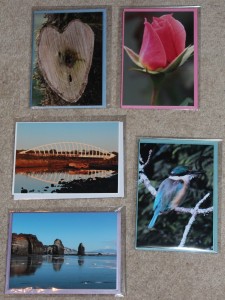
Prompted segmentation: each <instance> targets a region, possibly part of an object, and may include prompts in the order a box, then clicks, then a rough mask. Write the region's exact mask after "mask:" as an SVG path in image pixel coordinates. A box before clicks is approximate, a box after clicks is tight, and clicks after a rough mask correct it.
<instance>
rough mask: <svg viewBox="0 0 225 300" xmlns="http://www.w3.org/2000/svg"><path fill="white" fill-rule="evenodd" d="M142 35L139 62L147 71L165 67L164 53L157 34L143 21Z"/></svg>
mask: <svg viewBox="0 0 225 300" xmlns="http://www.w3.org/2000/svg"><path fill="white" fill-rule="evenodd" d="M144 24H145V28H144V35H143V40H142V45H141V50H140V53H139V57H140V62H141V63H142V65H144V66H145V67H146V69H149V70H156V69H159V68H164V67H165V66H166V63H167V60H166V53H165V50H164V47H163V44H162V42H161V40H160V38H159V36H158V34H157V33H156V32H155V31H154V30H153V28H152V26H151V24H150V23H149V22H147V21H146V20H145V23H144Z"/></svg>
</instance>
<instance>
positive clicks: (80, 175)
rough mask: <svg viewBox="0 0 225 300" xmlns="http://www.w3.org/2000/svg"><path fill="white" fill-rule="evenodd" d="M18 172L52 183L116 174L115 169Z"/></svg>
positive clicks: (106, 176)
mask: <svg viewBox="0 0 225 300" xmlns="http://www.w3.org/2000/svg"><path fill="white" fill-rule="evenodd" d="M17 174H21V175H26V176H28V177H30V178H32V179H36V180H39V181H42V182H46V183H50V184H59V183H63V182H71V181H73V180H80V179H82V180H87V179H90V178H92V179H95V178H108V177H111V176H112V175H113V174H115V171H113V170H76V171H71V170H70V171H68V172H42V173H39V172H29V173H27V172H23V170H20V171H19V172H17Z"/></svg>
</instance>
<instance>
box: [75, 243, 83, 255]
mask: <svg viewBox="0 0 225 300" xmlns="http://www.w3.org/2000/svg"><path fill="white" fill-rule="evenodd" d="M77 255H82V256H83V255H85V248H84V246H83V244H82V243H80V244H79V246H78V252H77Z"/></svg>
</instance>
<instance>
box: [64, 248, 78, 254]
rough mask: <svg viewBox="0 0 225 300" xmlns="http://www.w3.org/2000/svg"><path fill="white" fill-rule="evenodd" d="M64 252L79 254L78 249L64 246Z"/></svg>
mask: <svg viewBox="0 0 225 300" xmlns="http://www.w3.org/2000/svg"><path fill="white" fill-rule="evenodd" d="M64 254H77V250H75V249H71V248H67V247H64Z"/></svg>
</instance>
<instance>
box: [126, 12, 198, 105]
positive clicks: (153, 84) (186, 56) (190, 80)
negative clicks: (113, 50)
mask: <svg viewBox="0 0 225 300" xmlns="http://www.w3.org/2000/svg"><path fill="white" fill-rule="evenodd" d="M121 82H122V86H121V107H122V108H130V109H187V110H195V109H198V7H176V8H175V7H170V8H168V7H163V8H142V9H136V8H132V9H131V8H126V9H124V11H123V37H122V81H121Z"/></svg>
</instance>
